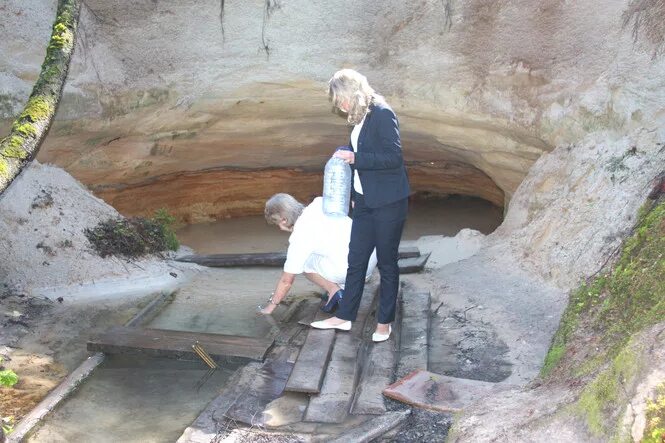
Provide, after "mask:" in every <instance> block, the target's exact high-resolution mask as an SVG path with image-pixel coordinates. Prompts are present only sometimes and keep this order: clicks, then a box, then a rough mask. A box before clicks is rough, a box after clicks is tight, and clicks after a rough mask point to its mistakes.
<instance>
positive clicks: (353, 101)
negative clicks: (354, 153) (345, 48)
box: [328, 69, 384, 125]
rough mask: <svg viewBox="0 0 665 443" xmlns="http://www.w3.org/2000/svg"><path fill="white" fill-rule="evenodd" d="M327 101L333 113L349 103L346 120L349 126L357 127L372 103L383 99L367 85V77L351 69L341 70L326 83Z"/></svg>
mask: <svg viewBox="0 0 665 443" xmlns="http://www.w3.org/2000/svg"><path fill="white" fill-rule="evenodd" d="M328 99H329V100H330V101H331V102H332V104H333V110H334V111H336V110H340V111H341V108H340V106H341V105H342V103H343V102H344V101H348V102H349V111H348V113H347V118H346V120H347V121H348V122H349V124H351V125H357V124H359V123H360V122H361V121H362V120H363V118H365V114H367V113H368V112H369V106H370V105H371V104H372V103H377V102H384V99H383V97H382V96H380V95H379V94H377V93H376V91H375V90H374V89H373V88H372V87H371V86H370V85H369V83H368V82H367V77H365V76H364V75H362V74H361V73H359V72H358V71H354V70H353V69H341V70H339V71H337V72H335V74H333V76H332V78H331V79H330V80H329V81H328ZM342 112H343V111H342Z"/></svg>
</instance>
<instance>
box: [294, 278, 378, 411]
mask: <svg viewBox="0 0 665 443" xmlns="http://www.w3.org/2000/svg"><path fill="white" fill-rule="evenodd" d="M376 288H377V286H376V284H368V285H367V286H366V287H365V291H364V293H363V297H362V299H361V301H360V307H359V308H358V316H357V317H356V321H355V322H354V323H353V328H352V329H351V331H350V332H338V333H337V334H336V335H337V336H336V338H335V344H334V346H333V351H332V354H331V356H330V362H329V363H328V369H327V370H326V374H325V377H324V379H323V384H322V385H321V391H320V393H319V395H317V396H312V397H311V398H310V400H309V405H308V407H307V411H305V421H309V422H322V423H341V422H343V421H344V419H345V418H346V416H347V415H348V412H349V407H350V406H351V401H352V400H353V395H354V393H355V385H356V380H357V378H358V372H359V362H358V350H359V349H360V345H361V343H362V335H363V331H364V327H365V321H366V319H367V315H368V314H369V313H370V311H371V310H372V304H373V301H374V296H375V294H376Z"/></svg>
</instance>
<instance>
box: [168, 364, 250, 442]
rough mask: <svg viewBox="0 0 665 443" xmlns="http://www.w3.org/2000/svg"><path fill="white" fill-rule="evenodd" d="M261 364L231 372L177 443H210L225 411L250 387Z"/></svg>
mask: <svg viewBox="0 0 665 443" xmlns="http://www.w3.org/2000/svg"><path fill="white" fill-rule="evenodd" d="M260 367H261V365H260V364H259V363H256V362H252V363H249V364H247V365H245V366H243V367H242V368H240V369H238V370H237V371H236V372H234V373H233V375H232V376H231V378H229V380H228V381H227V382H226V384H225V385H224V386H225V387H224V389H223V390H222V392H221V393H220V394H219V395H218V396H217V397H216V398H215V399H214V400H212V401H211V402H210V403H208V405H207V406H206V408H205V409H204V410H203V411H202V412H201V413H200V414H199V416H198V417H196V419H195V420H194V421H193V422H192V424H191V425H189V426H188V427H187V428H186V429H185V430H184V431H183V433H182V435H181V436H180V438H178V441H177V443H211V442H212V441H214V440H215V438H216V437H217V432H218V427H219V425H220V423H222V422H223V421H224V420H226V413H227V412H228V410H229V408H230V407H231V406H233V403H235V401H236V400H237V399H238V398H239V397H240V396H241V395H242V394H243V393H244V392H245V391H246V390H247V389H250V388H251V384H252V382H253V381H254V377H255V376H256V373H257V371H258V370H259V369H260Z"/></svg>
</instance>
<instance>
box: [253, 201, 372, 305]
mask: <svg viewBox="0 0 665 443" xmlns="http://www.w3.org/2000/svg"><path fill="white" fill-rule="evenodd" d="M265 217H266V220H267V221H268V223H270V224H274V225H276V226H278V227H279V229H281V230H282V231H285V232H290V233H291V236H290V237H289V249H288V251H287V253H286V262H285V263H284V272H283V273H282V275H281V277H280V279H279V281H278V282H277V286H276V287H275V292H274V293H273V295H272V297H271V298H270V299H269V300H268V304H267V305H266V306H265V307H264V308H263V309H261V313H263V314H270V313H272V312H273V311H274V310H275V308H276V307H277V305H279V303H280V302H281V301H282V300H284V297H286V295H287V294H288V292H289V290H290V289H291V286H292V285H293V281H294V280H295V277H296V275H298V274H304V275H305V277H307V279H308V280H310V281H312V282H313V283H315V284H316V285H318V286H320V287H321V288H322V289H324V290H325V291H326V292H327V294H328V301H327V303H326V304H325V305H323V307H322V309H323V310H324V311H326V312H330V311H332V310H333V308H334V307H335V305H336V304H337V303H339V301H340V300H341V298H342V296H343V291H342V290H341V289H343V287H344V281H345V279H346V271H347V269H348V262H347V260H348V255H349V241H350V238H351V225H352V221H351V218H349V217H339V216H330V215H327V214H325V213H324V212H323V199H322V198H321V197H317V198H315V199H314V201H313V202H312V203H311V204H309V205H308V206H307V207H305V206H304V205H303V204H302V203H300V202H298V201H297V200H296V199H295V198H293V197H292V196H291V195H289V194H275V195H273V196H272V197H271V198H270V199H269V200H268V201H267V202H266V207H265ZM376 263H377V260H376V253H373V254H372V257H371V258H370V264H369V266H368V267H367V272H366V277H367V278H369V276H370V275H372V271H373V270H374V268H375V267H376Z"/></svg>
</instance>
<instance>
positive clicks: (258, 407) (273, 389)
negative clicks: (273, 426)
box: [226, 347, 293, 426]
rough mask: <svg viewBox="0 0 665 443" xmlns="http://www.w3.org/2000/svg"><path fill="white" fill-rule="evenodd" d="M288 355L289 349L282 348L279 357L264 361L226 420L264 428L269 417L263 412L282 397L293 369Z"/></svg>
mask: <svg viewBox="0 0 665 443" xmlns="http://www.w3.org/2000/svg"><path fill="white" fill-rule="evenodd" d="M289 354H290V349H289V348H288V347H284V348H283V349H282V350H281V352H280V353H279V355H275V356H274V358H270V359H268V360H266V362H265V363H264V364H263V365H262V366H261V367H260V368H259V369H258V370H257V371H256V373H255V375H254V378H253V380H252V382H251V384H250V386H249V388H248V389H245V390H244V392H242V393H241V394H240V396H239V397H238V398H236V400H235V401H234V402H233V404H232V405H231V407H230V408H229V410H228V411H227V413H226V417H227V418H230V419H231V420H236V421H240V422H243V423H246V424H248V425H250V426H265V424H266V420H268V419H270V417H268V416H266V414H264V410H265V409H266V406H267V405H268V404H270V402H272V401H273V400H276V399H277V398H279V396H281V395H282V393H283V392H284V387H285V386H286V380H287V379H288V377H289V374H290V373H291V370H292V369H293V363H291V362H289Z"/></svg>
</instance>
